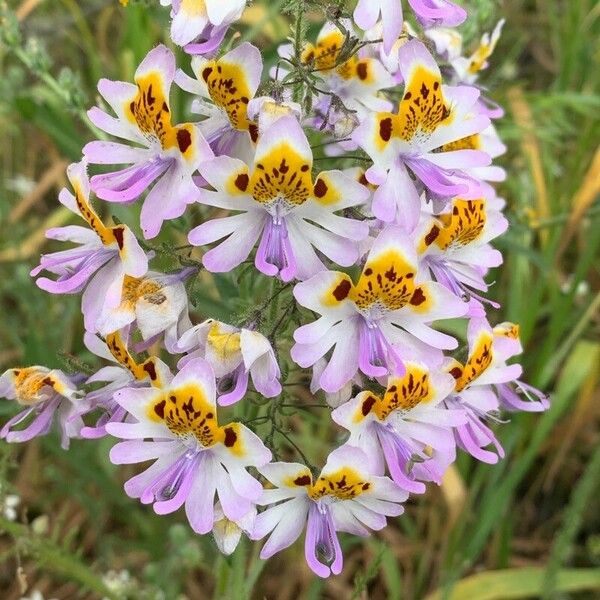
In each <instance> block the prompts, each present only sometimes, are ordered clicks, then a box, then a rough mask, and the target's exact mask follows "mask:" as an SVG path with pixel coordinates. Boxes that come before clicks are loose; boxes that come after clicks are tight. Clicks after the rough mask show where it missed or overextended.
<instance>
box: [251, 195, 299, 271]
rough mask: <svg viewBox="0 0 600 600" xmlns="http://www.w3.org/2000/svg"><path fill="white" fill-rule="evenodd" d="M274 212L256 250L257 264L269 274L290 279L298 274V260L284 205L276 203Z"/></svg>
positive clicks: (266, 224)
mask: <svg viewBox="0 0 600 600" xmlns="http://www.w3.org/2000/svg"><path fill="white" fill-rule="evenodd" d="M274 209H275V210H274V214H272V215H271V219H268V220H267V222H266V223H265V228H264V230H263V235H262V238H261V241H260V244H259V247H258V250H257V252H256V264H257V266H258V268H259V269H260V270H261V271H262V272H263V273H265V274H267V275H271V276H274V275H277V273H279V274H280V277H281V279H282V280H283V281H290V280H291V279H292V278H293V277H294V275H295V274H296V260H295V257H294V253H293V251H292V246H291V244H290V240H289V235H288V230H287V225H286V222H285V216H284V215H283V210H282V207H281V206H280V205H279V204H276V205H275V207H274Z"/></svg>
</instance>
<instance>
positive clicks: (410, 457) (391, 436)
mask: <svg viewBox="0 0 600 600" xmlns="http://www.w3.org/2000/svg"><path fill="white" fill-rule="evenodd" d="M374 426H375V428H376V432H377V437H378V438H379V442H380V443H381V448H382V449H383V454H384V457H385V461H386V463H387V466H388V469H389V471H390V475H391V476H392V479H393V480H394V481H395V482H396V483H397V484H398V485H399V486H400V487H401V488H402V489H404V490H406V491H408V492H411V493H414V494H422V493H424V492H425V484H424V483H422V482H421V481H415V479H414V475H412V474H411V470H412V465H411V463H416V462H420V463H423V464H426V463H427V462H429V461H430V460H431V457H429V456H427V455H426V454H424V453H423V452H421V451H419V450H416V449H414V448H411V447H410V446H409V445H408V442H407V441H405V440H403V439H402V438H401V437H400V436H399V435H398V433H397V432H396V431H395V430H394V429H393V427H392V426H391V425H390V424H387V425H383V424H380V423H374ZM435 480H436V481H437V478H436V479H435Z"/></svg>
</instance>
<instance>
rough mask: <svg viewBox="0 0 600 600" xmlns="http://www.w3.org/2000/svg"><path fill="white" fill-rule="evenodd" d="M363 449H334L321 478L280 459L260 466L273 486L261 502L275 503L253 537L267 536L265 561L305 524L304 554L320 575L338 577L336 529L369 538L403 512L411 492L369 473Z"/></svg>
mask: <svg viewBox="0 0 600 600" xmlns="http://www.w3.org/2000/svg"><path fill="white" fill-rule="evenodd" d="M367 465H368V459H367V457H366V456H365V454H364V453H363V452H362V450H359V449H358V448H353V447H352V446H348V445H346V446H342V447H340V448H338V449H337V450H335V451H334V452H332V453H331V454H330V455H329V457H328V459H327V464H326V465H325V466H324V467H323V470H322V471H321V474H320V475H319V477H318V478H317V479H313V475H312V473H311V471H310V469H308V467H305V466H304V465H302V464H298V463H285V462H276V463H271V464H268V465H265V466H263V467H261V468H259V471H260V472H261V474H262V475H264V476H265V477H266V478H267V479H268V480H269V482H270V483H271V484H273V486H275V489H266V490H265V491H264V492H263V495H262V497H261V498H260V500H259V501H258V503H259V504H263V505H271V504H273V505H274V506H270V507H269V508H268V509H267V510H265V511H264V512H262V513H260V514H259V515H258V517H256V522H255V526H254V531H253V533H252V536H251V537H252V538H253V539H261V538H263V537H265V536H267V535H269V539H268V540H267V542H266V543H265V545H264V546H263V548H262V551H261V553H260V557H261V558H263V559H267V558H269V557H271V556H273V554H275V553H277V552H280V551H281V550H283V549H284V548H287V547H288V546H291V545H292V544H293V543H294V542H295V541H296V540H297V539H298V538H299V537H300V535H301V533H302V531H303V530H304V528H305V527H306V536H305V542H304V555H305V557H306V562H307V563H308V566H309V567H310V568H311V569H312V571H313V572H314V573H316V574H317V575H318V576H319V577H329V575H330V574H331V573H333V574H334V575H339V573H341V571H342V566H343V555H342V548H341V546H340V542H339V540H338V536H337V532H338V531H345V532H348V533H352V534H354V535H360V536H366V535H368V534H369V529H373V530H379V529H383V527H385V525H386V517H388V516H393V517H396V516H398V515H400V514H402V512H403V511H404V509H403V507H402V505H401V504H400V503H401V502H404V501H405V500H406V499H407V497H408V494H407V493H406V492H405V491H404V490H401V489H400V488H399V487H398V486H396V485H395V484H394V483H393V482H392V481H391V479H389V478H388V477H381V476H376V475H373V474H371V472H370V471H369V470H368V467H367Z"/></svg>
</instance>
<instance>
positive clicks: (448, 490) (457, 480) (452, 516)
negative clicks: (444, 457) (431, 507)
mask: <svg viewBox="0 0 600 600" xmlns="http://www.w3.org/2000/svg"><path fill="white" fill-rule="evenodd" d="M441 490H442V495H443V496H444V501H445V502H446V506H447V507H448V528H451V527H452V526H453V525H454V523H456V519H457V518H458V516H459V515H460V513H461V512H462V509H463V507H464V505H465V500H466V498H467V489H466V487H465V483H464V481H463V478H462V477H461V475H460V473H459V472H458V469H457V468H456V465H450V467H449V468H448V469H447V470H446V472H445V473H444V477H443V479H442V486H441Z"/></svg>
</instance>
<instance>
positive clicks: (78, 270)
mask: <svg viewBox="0 0 600 600" xmlns="http://www.w3.org/2000/svg"><path fill="white" fill-rule="evenodd" d="M67 175H68V177H69V181H70V182H71V186H72V187H73V191H74V195H73V194H71V193H70V192H69V191H68V190H66V189H63V190H62V191H61V192H60V195H59V197H58V199H59V200H60V202H61V204H63V205H64V206H66V207H67V208H68V209H69V210H70V211H72V212H73V213H75V214H76V215H78V216H80V217H82V218H83V219H84V220H85V221H86V222H87V224H88V226H89V228H88V227H82V226H80V225H67V226H66V227H56V228H52V229H49V230H48V231H47V232H46V237H47V238H49V239H53V240H59V241H63V242H67V241H68V242H74V243H76V244H78V246H77V247H76V248H72V249H70V250H62V251H60V252H55V253H53V254H45V255H42V258H41V260H40V264H39V266H37V267H36V268H35V269H33V271H31V275H32V276H34V277H35V276H37V275H38V274H39V273H40V272H41V271H43V270H46V271H49V272H50V273H53V274H55V275H58V279H57V280H56V281H53V280H51V279H48V278H47V277H40V278H38V279H37V280H36V284H37V285H38V287H40V288H41V289H43V290H45V291H47V292H50V293H52V294H78V293H79V292H81V291H83V298H82V312H83V316H84V324H85V328H86V329H87V330H88V331H96V330H97V324H98V319H99V318H100V315H101V314H102V313H103V311H106V310H110V309H112V308H115V307H117V306H118V305H119V304H120V302H121V299H122V292H123V282H124V281H125V278H126V277H135V278H137V277H143V276H144V275H145V274H146V272H147V270H148V258H147V256H146V254H145V252H144V251H143V250H142V248H141V247H140V245H139V243H138V241H137V240H136V238H135V236H134V235H133V233H132V232H131V230H130V229H129V227H127V226H126V225H116V226H115V227H107V226H105V225H104V224H103V223H102V221H101V219H100V217H99V216H98V215H97V214H96V212H95V211H94V209H93V208H92V207H91V205H90V187H89V181H88V177H87V171H86V165H85V163H84V162H80V163H76V164H72V165H70V166H69V168H68V169H67ZM84 290H85V291H84Z"/></svg>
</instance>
